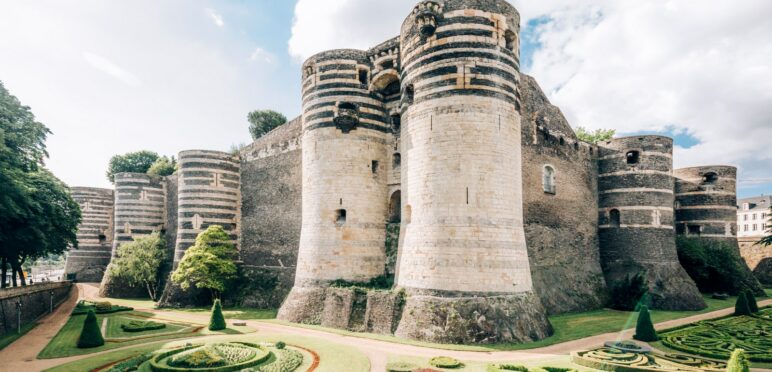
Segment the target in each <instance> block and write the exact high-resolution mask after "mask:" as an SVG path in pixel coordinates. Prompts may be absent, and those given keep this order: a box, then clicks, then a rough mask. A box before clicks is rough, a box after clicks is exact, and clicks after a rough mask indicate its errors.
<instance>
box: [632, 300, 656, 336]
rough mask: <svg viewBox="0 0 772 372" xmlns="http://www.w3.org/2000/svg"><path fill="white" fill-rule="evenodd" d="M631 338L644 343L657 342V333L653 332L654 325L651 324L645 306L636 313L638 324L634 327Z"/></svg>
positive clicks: (647, 309)
mask: <svg viewBox="0 0 772 372" xmlns="http://www.w3.org/2000/svg"><path fill="white" fill-rule="evenodd" d="M633 338H634V339H636V340H638V341H644V342H651V341H657V340H659V337H657V331H656V330H654V324H653V323H652V322H651V315H649V308H648V306H646V305H643V306H641V311H640V312H639V313H638V323H636V325H635V335H634V336H633Z"/></svg>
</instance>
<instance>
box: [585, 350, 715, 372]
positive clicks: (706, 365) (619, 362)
mask: <svg viewBox="0 0 772 372" xmlns="http://www.w3.org/2000/svg"><path fill="white" fill-rule="evenodd" d="M571 360H572V361H573V362H574V363H576V364H579V365H581V366H585V367H589V368H594V369H599V370H602V371H616V372H639V371H640V372H644V371H645V372H655V371H711V372H713V371H715V372H718V371H722V372H723V371H725V370H726V363H725V362H721V361H717V360H710V359H703V358H699V357H692V356H688V355H682V354H659V353H649V352H634V351H625V350H621V349H617V348H613V347H602V348H597V349H592V350H588V351H581V352H574V353H571Z"/></svg>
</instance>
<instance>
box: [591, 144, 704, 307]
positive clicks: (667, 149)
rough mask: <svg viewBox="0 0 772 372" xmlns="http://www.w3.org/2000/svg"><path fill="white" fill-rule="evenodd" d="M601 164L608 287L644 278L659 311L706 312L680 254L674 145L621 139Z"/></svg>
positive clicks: (604, 151) (605, 147) (604, 148)
mask: <svg viewBox="0 0 772 372" xmlns="http://www.w3.org/2000/svg"><path fill="white" fill-rule="evenodd" d="M598 160H599V165H598V177H599V179H598V199H599V200H598V206H599V211H598V217H599V221H600V222H599V239H600V251H601V266H602V267H603V271H604V274H605V276H606V282H607V283H609V287H613V286H614V285H618V283H621V282H622V281H623V280H625V278H626V277H632V276H634V275H636V274H638V273H645V274H646V278H647V280H648V284H649V291H650V294H651V296H652V306H653V307H654V308H657V309H663V310H697V309H702V308H704V307H705V302H704V301H703V299H702V296H701V295H700V293H699V291H698V290H697V287H696V286H695V284H694V282H693V281H692V280H691V278H689V276H688V275H687V274H686V272H685V271H684V269H683V268H682V267H681V265H680V263H679V262H678V255H677V253H676V246H675V231H674V211H673V205H674V202H675V199H674V195H673V140H672V139H671V138H668V137H661V136H638V137H626V138H616V139H614V140H611V141H608V142H604V143H601V144H599V159H598Z"/></svg>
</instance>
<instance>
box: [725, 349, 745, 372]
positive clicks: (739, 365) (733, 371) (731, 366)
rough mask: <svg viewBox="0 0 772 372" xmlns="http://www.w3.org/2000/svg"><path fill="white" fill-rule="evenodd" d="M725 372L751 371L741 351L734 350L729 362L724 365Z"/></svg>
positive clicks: (743, 352)
mask: <svg viewBox="0 0 772 372" xmlns="http://www.w3.org/2000/svg"><path fill="white" fill-rule="evenodd" d="M726 370H727V372H749V371H750V370H751V363H750V361H748V356H747V355H745V351H744V350H743V349H734V351H733V352H732V356H731V357H730V358H729V362H727V363H726Z"/></svg>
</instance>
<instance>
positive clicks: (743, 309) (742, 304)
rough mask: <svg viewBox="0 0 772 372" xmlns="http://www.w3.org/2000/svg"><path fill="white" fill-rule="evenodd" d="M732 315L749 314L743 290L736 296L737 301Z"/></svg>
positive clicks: (749, 310)
mask: <svg viewBox="0 0 772 372" xmlns="http://www.w3.org/2000/svg"><path fill="white" fill-rule="evenodd" d="M734 315H751V308H750V306H748V298H747V297H746V296H745V291H743V292H740V295H739V296H737V302H736V303H735V304H734Z"/></svg>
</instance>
